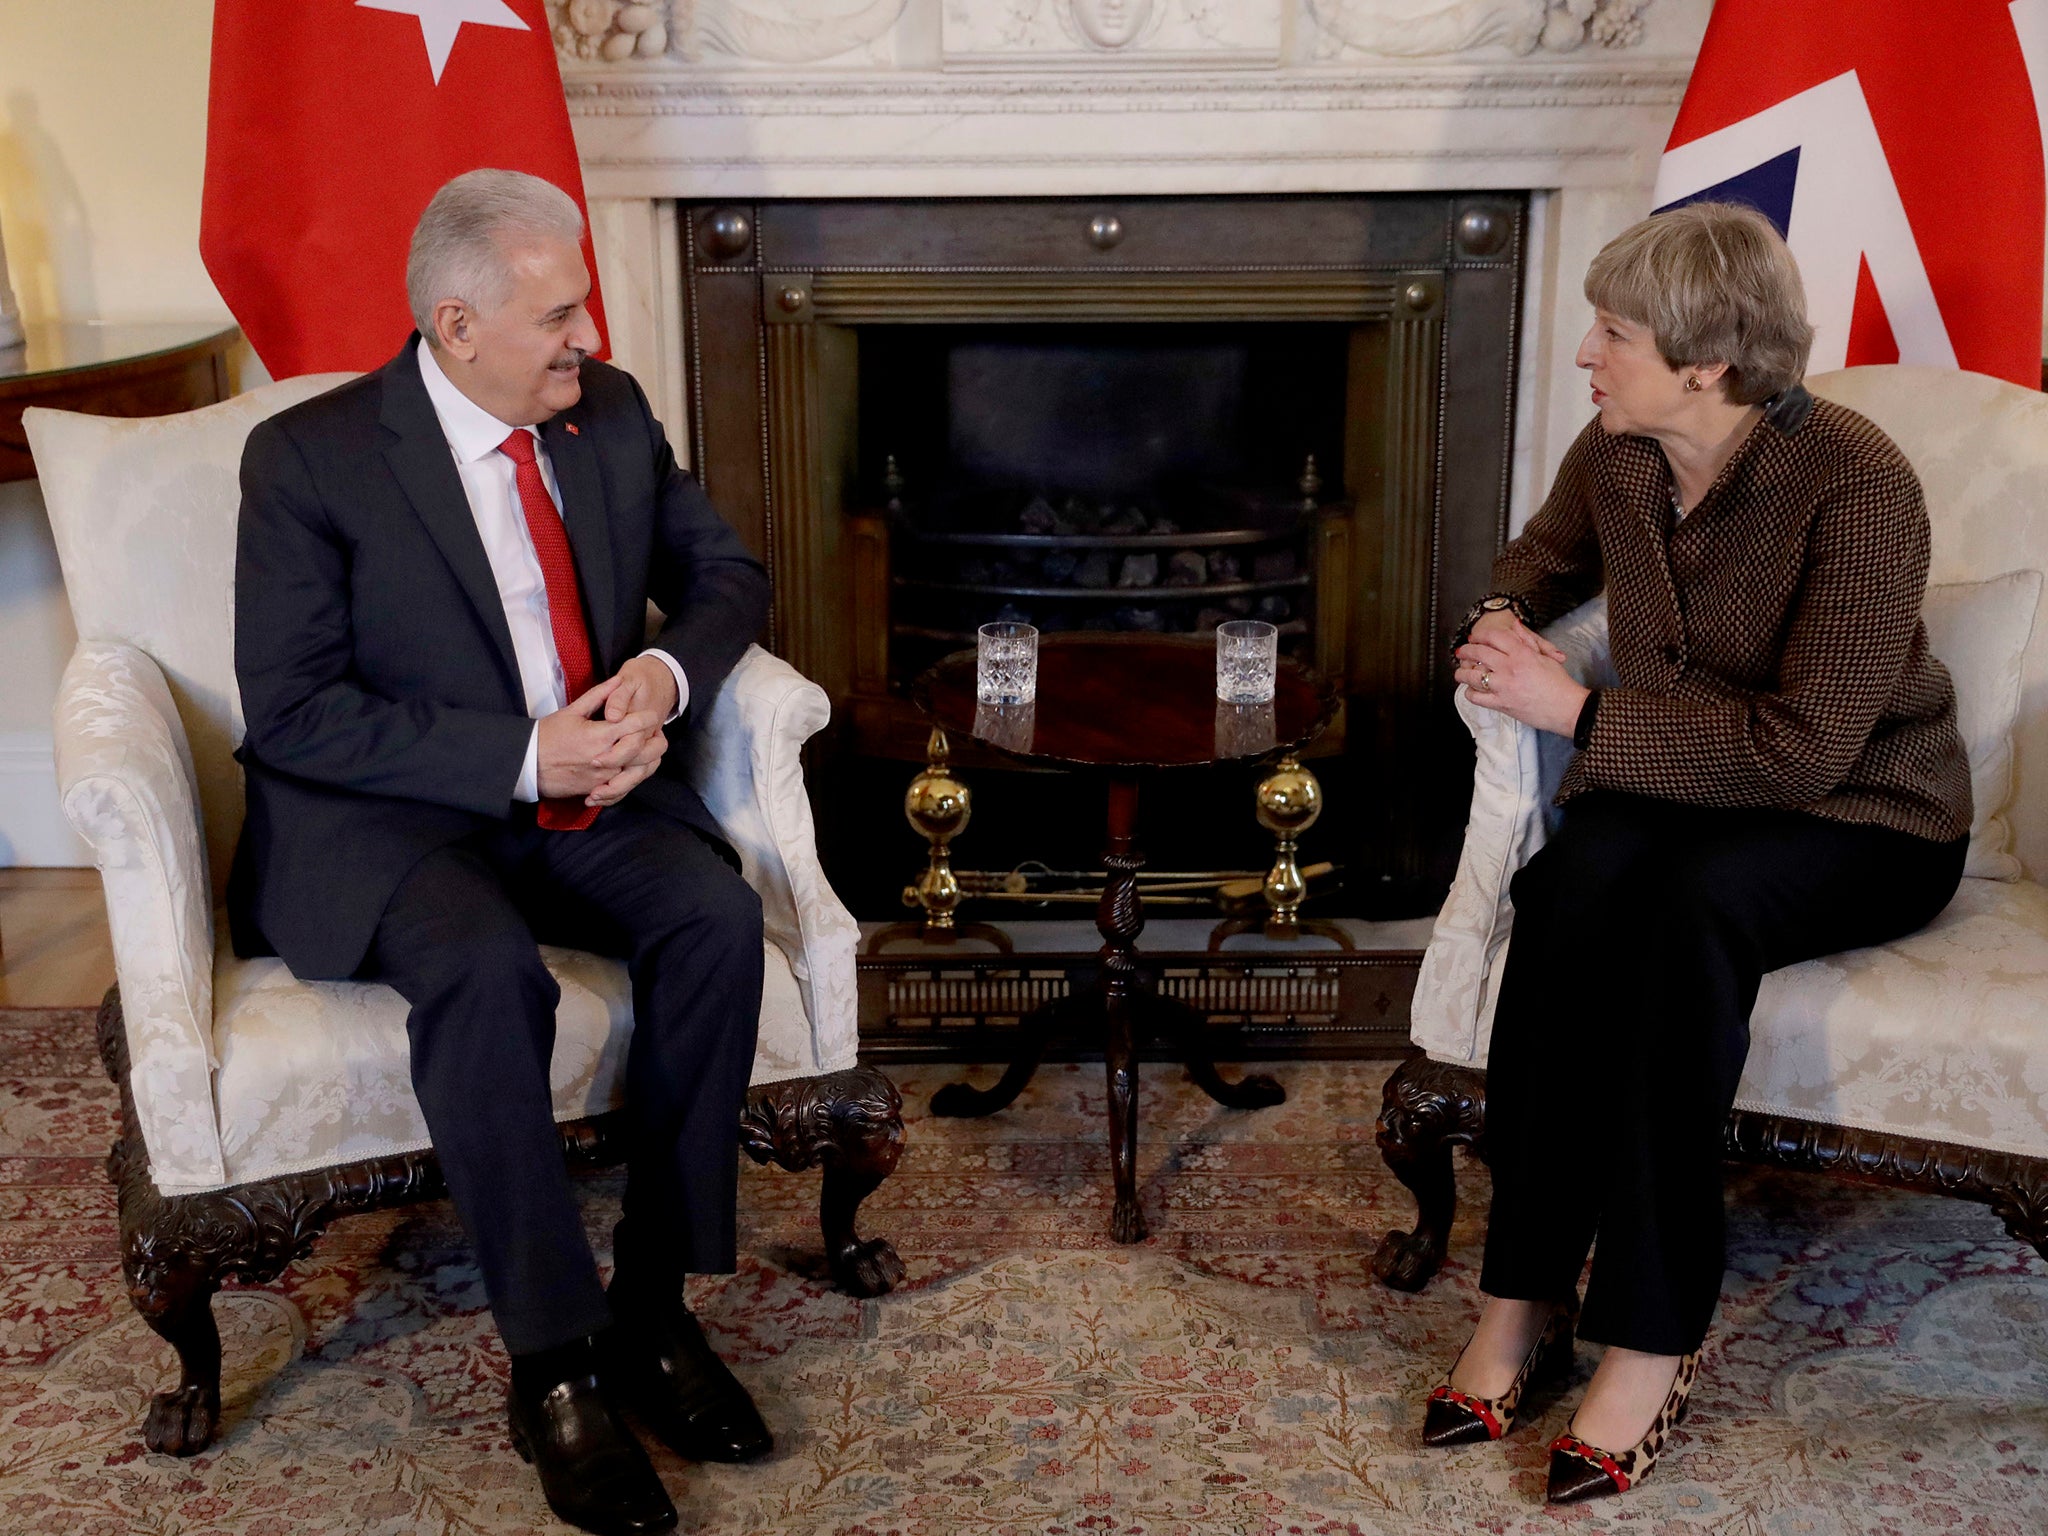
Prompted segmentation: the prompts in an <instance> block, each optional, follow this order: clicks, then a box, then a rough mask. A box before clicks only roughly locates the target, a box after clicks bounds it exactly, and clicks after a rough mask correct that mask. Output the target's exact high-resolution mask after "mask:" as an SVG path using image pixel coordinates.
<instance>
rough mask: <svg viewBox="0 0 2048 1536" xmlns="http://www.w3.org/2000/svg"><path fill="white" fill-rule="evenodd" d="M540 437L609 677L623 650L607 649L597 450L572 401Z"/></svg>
mask: <svg viewBox="0 0 2048 1536" xmlns="http://www.w3.org/2000/svg"><path fill="white" fill-rule="evenodd" d="M540 437H541V441H542V442H543V443H545V444H546V445H547V450H548V459H549V462H550V463H552V464H553V465H554V469H555V488H556V489H557V490H559V491H560V492H561V493H562V523H563V526H564V527H565V528H566V529H567V530H568V534H569V548H570V550H571V551H572V552H574V554H575V556H576V585H577V587H578V589H579V590H580V591H581V592H582V594H583V615H584V617H585V619H587V620H588V621H589V624H590V637H591V641H592V643H593V644H594V645H595V646H596V648H597V674H598V676H599V677H601V678H602V677H610V676H611V675H612V673H614V672H616V671H617V670H618V668H619V664H620V663H621V662H623V661H624V660H625V658H624V657H623V656H614V655H612V654H611V648H612V634H613V623H614V621H615V620H616V618H617V614H616V613H615V612H614V608H615V603H614V601H613V592H612V535H611V522H610V519H608V518H607V517H606V516H605V502H604V476H603V475H602V474H601V473H600V472H599V470H598V465H597V450H596V449H594V448H593V447H591V445H590V435H589V433H588V432H587V431H586V430H584V429H583V428H582V426H581V424H580V423H579V422H577V420H576V412H575V409H574V408H573V407H572V408H571V409H570V410H568V411H566V412H564V413H563V414H561V415H559V416H556V417H553V418H551V419H550V420H548V421H546V422H544V423H542V425H541V429H540Z"/></svg>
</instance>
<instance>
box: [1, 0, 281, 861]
mask: <svg viewBox="0 0 2048 1536" xmlns="http://www.w3.org/2000/svg"><path fill="white" fill-rule="evenodd" d="M88 10H89V12H90V15H89V17H88V15H87V12H88ZM212 29H213V4H212V0H98V3H97V4H95V5H93V6H91V7H89V8H87V7H80V6H76V5H50V4H42V3H37V0H0V231H4V233H5V235H6V241H7V264H8V269H9V271H10V273H11V274H12V277H13V283H14V292H15V296H16V297H17V298H18V299H19V300H20V301H21V310H22V317H23V318H24V319H26V320H28V321H31V322H33V321H38V320H54V319H65V320H210V319H216V318H225V317H226V315H227V309H226V306H224V305H223V304H222V303H221V301H220V296H219V294H217V293H216V292H215V291H214V287H213V284H212V283H211V282H210V281H208V279H207V276H206V271H205V269H204V268H203V267H202V266H201V265H200V262H199V189H200V183H201V178H202V168H203V164H204V160H205V152H206V73H207V57H208V48H209V44H210V41H211V37H212ZM244 372H245V374H246V373H247V369H245V370H244ZM72 639H73V635H72V630H71V618H70V614H69V612H68V611H67V610H66V608H65V605H64V592H63V586H62V583H61V581H60V579H59V577H58V573H57V556H56V551H55V549H54V548H53V546H52V544H51V542H50V527H49V523H48V521H47V519H45V517H44V516H43V504H42V498H41V496H40V495H39V494H38V493H37V488H36V485H35V482H34V481H15V482H11V483H8V484H5V485H0V658H5V662H4V665H0V865H6V864H85V863H89V862H90V859H89V858H88V856H87V854H86V850H85V846H84V844H82V843H80V842H79V841H78V840H77V839H76V838H74V837H73V836H72V834H71V832H70V830H69V829H68V828H67V827H66V826H65V825H64V823H63V819H62V817H61V816H60V815H58V814H57V808H56V784H55V779H54V776H53V774H52V771H51V768H50V706H51V702H52V700H53V699H54V698H55V697H56V690H57V677H58V674H59V673H60V672H61V671H62V670H63V666H64V662H65V659H66V658H67V657H68V656H69V655H70V653H71V645H72Z"/></svg>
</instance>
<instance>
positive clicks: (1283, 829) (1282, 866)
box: [1256, 752, 1323, 932]
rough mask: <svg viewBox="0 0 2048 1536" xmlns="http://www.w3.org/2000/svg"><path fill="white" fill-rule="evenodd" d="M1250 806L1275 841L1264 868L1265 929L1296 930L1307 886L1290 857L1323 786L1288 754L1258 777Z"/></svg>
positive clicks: (1318, 810) (1317, 808)
mask: <svg viewBox="0 0 2048 1536" xmlns="http://www.w3.org/2000/svg"><path fill="white" fill-rule="evenodd" d="M1256 804H1257V806H1258V818H1259V825H1260V826H1262V827H1264V828H1265V829H1266V830H1267V831H1268V832H1270V833H1272V834H1273V836H1274V837H1276V838H1278V839H1279V843H1278V845H1277V846H1276V847H1275V848H1274V850H1273V867H1272V868H1271V869H1270V870H1268V871H1267V872H1266V884H1265V887H1264V889H1265V895H1266V908H1267V916H1266V928H1267V931H1268V932H1272V931H1274V930H1276V929H1281V928H1290V929H1291V928H1296V927H1298V926H1299V925H1300V913H1301V902H1302V898H1303V897H1304V896H1306V895H1307V894H1308V884H1307V882H1306V881H1304V880H1303V879H1302V878H1301V866H1300V865H1299V864H1298V863H1296V862H1295V858H1294V855H1295V850H1296V849H1297V847H1299V845H1300V839H1301V835H1302V833H1304V832H1306V831H1307V830H1308V829H1309V828H1310V827H1312V826H1314V825H1315V824H1316V818H1317V817H1318V816H1320V815H1322V814H1323V786H1322V785H1320V784H1318V783H1317V782H1316V776H1315V775H1314V774H1312V773H1310V772H1309V771H1308V770H1307V769H1306V768H1304V767H1302V766H1301V760H1300V759H1299V758H1297V757H1296V756H1295V755H1294V754H1293V753H1292V752H1290V753H1288V754H1287V755H1286V756H1285V757H1283V758H1281V759H1280V761H1279V763H1278V765H1277V766H1275V768H1274V769H1273V771H1272V772H1271V773H1269V774H1267V775H1266V776H1265V777H1264V778H1263V779H1261V780H1259V787H1258V790H1257V797H1256Z"/></svg>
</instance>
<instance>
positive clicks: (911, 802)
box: [903, 726, 974, 937]
mask: <svg viewBox="0 0 2048 1536" xmlns="http://www.w3.org/2000/svg"><path fill="white" fill-rule="evenodd" d="M924 750H925V758H926V761H925V765H924V772H922V773H920V774H919V775H918V776H917V777H916V778H914V779H912V780H911V781H910V788H909V789H907V790H906V791H904V794H903V814H904V816H905V817H906V818H908V820H909V822H910V824H911V826H912V827H914V828H916V829H917V832H918V834H919V835H920V836H921V837H923V838H924V839H925V840H926V841H927V842H929V843H930V844H931V845H932V852H931V863H930V864H929V865H928V866H927V867H926V869H925V872H924V873H923V874H922V875H920V876H918V879H917V884H916V885H914V886H912V887H911V890H912V892H914V893H915V895H916V897H917V904H918V906H920V907H922V908H923V909H924V931H925V934H926V935H927V936H928V937H929V936H932V935H935V934H938V933H942V932H944V931H945V930H947V929H950V928H951V927H952V926H953V910H954V908H956V907H958V906H959V905H960V881H959V879H958V877H956V876H955V875H954V873H953V857H952V853H951V851H950V849H951V844H952V841H953V839H954V838H956V837H958V836H959V835H960V834H961V833H962V832H965V831H966V830H967V822H968V819H969V818H970V817H971V816H972V815H973V813H974V797H973V796H972V795H970V794H968V792H967V786H966V785H965V784H962V783H961V782H960V781H959V780H958V779H956V778H954V777H953V768H952V764H951V763H950V762H949V761H948V758H949V757H950V755H951V748H950V747H948V746H947V744H946V733H945V732H944V731H942V730H940V729H939V728H938V727H937V726H933V727H932V734H931V739H930V740H929V741H927V742H926V743H925V749H924Z"/></svg>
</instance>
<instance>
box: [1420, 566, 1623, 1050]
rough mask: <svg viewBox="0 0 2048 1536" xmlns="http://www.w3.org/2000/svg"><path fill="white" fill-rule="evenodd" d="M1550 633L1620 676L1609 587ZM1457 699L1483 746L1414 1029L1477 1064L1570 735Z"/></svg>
mask: <svg viewBox="0 0 2048 1536" xmlns="http://www.w3.org/2000/svg"><path fill="white" fill-rule="evenodd" d="M1544 635H1545V637H1546V638H1547V639H1549V641H1550V642H1551V643H1552V644H1553V645H1555V646H1556V647H1557V648H1558V649H1559V650H1561V651H1563V652H1564V653H1565V658H1566V660H1565V666H1566V669H1567V670H1569V671H1570V672H1571V674H1572V675H1573V676H1574V677H1576V678H1577V679H1578V680H1579V681H1580V682H1582V683H1585V684H1587V685H1588V686H1591V687H1599V686H1602V685H1604V684H1607V683H1610V682H1612V681H1613V680H1614V671H1613V664H1612V661H1611V658H1610V654H1609V650H1608V639H1607V599H1606V598H1605V597H1604V596H1602V597H1596V598H1594V599H1593V600H1592V601H1591V602H1589V603H1586V604H1583V605H1582V606H1580V607H1578V608H1575V609H1573V610H1572V611H1571V612H1570V613H1568V614H1566V615H1565V616H1564V617H1563V618H1561V619H1559V620H1558V621H1557V622H1556V623H1555V624H1553V625H1551V627H1550V628H1549V629H1547V630H1545V631H1544ZM1457 708H1458V716H1459V718H1460V719H1462V720H1463V721H1464V722H1465V725H1466V728H1467V729H1468V730H1470V731H1471V732H1472V745H1473V748H1474V750H1475V752H1476V754H1477V755H1476V759H1475V761H1474V763H1473V768H1472V810H1471V813H1470V815H1469V816H1468V817H1467V819H1466V822H1465V845H1464V848H1463V849H1462V850H1461V851H1460V853H1459V855H1458V872H1457V874H1456V875H1455V876H1454V877H1453V878H1452V880H1451V889H1450V893H1449V895H1447V896H1446V897H1445V898H1444V904H1443V908H1442V910H1441V911H1439V912H1438V913H1437V919H1436V926H1435V928H1434V929H1433V930H1432V931H1431V933H1430V939H1429V948H1428V949H1427V950H1426V951H1425V952H1424V954H1423V957H1422V969H1421V972H1420V973H1419V974H1418V976H1417V978H1416V983H1415V997H1414V1000H1413V1002H1412V1003H1411V1004H1410V1005H1409V1020H1410V1026H1409V1038H1410V1039H1411V1040H1413V1041H1414V1042H1415V1043H1416V1044H1417V1045H1419V1046H1421V1047H1422V1048H1423V1049H1424V1050H1426V1051H1428V1052H1429V1054H1430V1055H1432V1056H1434V1057H1436V1058H1438V1059H1439V1060H1443V1061H1456V1062H1465V1063H1472V1064H1478V1063H1482V1062H1484V1061H1485V1059H1486V1045H1487V1040H1488V1038H1489V1036H1490V1035H1491V1034H1492V1031H1493V1009H1494V1004H1495V1003H1496V1002H1497V1001H1498V1000H1499V997H1500V974H1501V966H1502V962H1503V961H1504V960H1505V958H1506V951H1507V944H1508V935H1509V934H1510V932H1511V931H1512V930H1513V927H1514V916H1515V914H1514V906H1513V904H1512V903H1511V902H1510V901H1509V899H1508V882H1509V881H1510V880H1512V879H1513V878H1514V874H1515V871H1516V870H1518V869H1520V868H1521V867H1522V866H1523V865H1524V864H1526V863H1527V862H1528V861H1529V859H1530V857H1531V856H1532V855H1534V854H1535V852H1536V850H1537V849H1539V848H1541V847H1542V846H1543V844H1544V843H1545V842H1546V841H1547V840H1548V839H1549V837H1550V834H1551V832H1552V831H1553V830H1554V827H1555V817H1556V809H1555V807H1554V806H1553V805H1552V804H1551V800H1552V797H1553V796H1555V795H1556V793H1557V786H1558V781H1559V780H1560V779H1562V778H1563V777H1564V770H1565V767H1566V765H1567V764H1568V763H1570V761H1571V758H1572V744H1571V743H1570V742H1569V741H1567V740H1566V739H1565V738H1564V737H1562V736H1556V735H1552V734H1551V733H1550V732H1548V731H1538V730H1534V729H1531V728H1530V727H1529V726H1526V725H1524V724H1522V723H1521V722H1520V721H1519V720H1514V719H1510V718H1509V717H1508V716H1506V715H1503V714H1501V713H1500V712H1499V711H1498V710H1491V709H1482V708H1480V707H1479V706H1478V705H1477V704H1474V703H1473V702H1472V701H1471V699H1470V698H1469V697H1468V696H1467V694H1466V691H1465V690H1464V689H1463V688H1460V689H1459V690H1458V693H1457Z"/></svg>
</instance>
